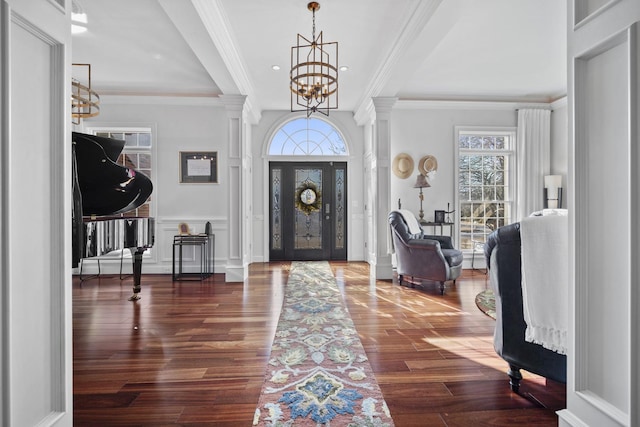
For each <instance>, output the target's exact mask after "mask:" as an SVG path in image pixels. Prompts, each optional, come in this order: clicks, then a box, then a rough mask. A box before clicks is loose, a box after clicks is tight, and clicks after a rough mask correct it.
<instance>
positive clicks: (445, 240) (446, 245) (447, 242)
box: [422, 234, 455, 249]
mask: <svg viewBox="0 0 640 427" xmlns="http://www.w3.org/2000/svg"><path fill="white" fill-rule="evenodd" d="M422 238H423V239H428V240H437V241H438V242H440V247H441V248H442V249H455V248H454V247H453V241H452V240H451V237H449V236H436V235H427V234H425V235H423V236H422Z"/></svg>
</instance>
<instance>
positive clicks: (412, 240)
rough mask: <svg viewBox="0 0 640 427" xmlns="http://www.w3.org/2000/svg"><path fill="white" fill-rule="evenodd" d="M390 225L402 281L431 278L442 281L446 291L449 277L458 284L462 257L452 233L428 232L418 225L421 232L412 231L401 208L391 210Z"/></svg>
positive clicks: (442, 288) (442, 286) (441, 289)
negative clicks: (428, 233) (425, 232)
mask: <svg viewBox="0 0 640 427" xmlns="http://www.w3.org/2000/svg"><path fill="white" fill-rule="evenodd" d="M414 219H415V217H414ZM389 226H390V227H391V235H392V239H393V247H394V250H395V253H396V262H397V266H396V267H397V271H398V281H399V282H400V284H401V285H402V282H403V280H404V277H405V276H411V277H412V278H414V277H415V278H420V279H425V280H431V281H434V282H438V283H439V284H440V293H441V294H444V283H445V282H446V281H448V280H453V283H454V284H455V281H456V279H457V278H458V277H459V276H460V273H461V272H462V259H463V257H462V252H460V251H459V250H457V249H454V247H453V244H452V242H451V237H449V236H432V235H425V234H424V231H423V230H422V228H421V227H420V226H419V225H418V226H417V227H418V229H419V230H414V231H419V232H417V233H411V232H410V229H409V225H408V221H407V220H406V219H405V217H404V216H403V214H402V212H400V211H392V212H391V213H390V214H389ZM412 286H413V284H412Z"/></svg>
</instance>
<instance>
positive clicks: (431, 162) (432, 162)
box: [418, 155, 438, 176]
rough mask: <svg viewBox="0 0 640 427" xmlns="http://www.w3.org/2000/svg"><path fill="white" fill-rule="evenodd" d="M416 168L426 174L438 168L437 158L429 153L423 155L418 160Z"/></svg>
mask: <svg viewBox="0 0 640 427" xmlns="http://www.w3.org/2000/svg"><path fill="white" fill-rule="evenodd" d="M418 170H419V171H420V173H421V174H422V175H424V176H427V175H428V174H429V173H430V172H435V171H437V170H438V159H436V158H435V157H433V156H431V155H427V156H424V157H423V158H421V159H420V161H419V162H418Z"/></svg>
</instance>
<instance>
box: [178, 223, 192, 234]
mask: <svg viewBox="0 0 640 427" xmlns="http://www.w3.org/2000/svg"><path fill="white" fill-rule="evenodd" d="M178 233H179V234H180V235H181V236H186V235H189V234H191V230H190V229H189V224H187V223H186V222H181V223H180V224H178Z"/></svg>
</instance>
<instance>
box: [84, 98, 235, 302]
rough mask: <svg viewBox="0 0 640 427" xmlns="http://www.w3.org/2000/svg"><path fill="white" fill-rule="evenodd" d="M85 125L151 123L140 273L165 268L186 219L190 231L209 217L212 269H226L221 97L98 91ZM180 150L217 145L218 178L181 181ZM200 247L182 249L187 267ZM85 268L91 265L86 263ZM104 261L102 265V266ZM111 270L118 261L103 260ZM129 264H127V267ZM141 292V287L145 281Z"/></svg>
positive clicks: (225, 150)
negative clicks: (149, 189)
mask: <svg viewBox="0 0 640 427" xmlns="http://www.w3.org/2000/svg"><path fill="white" fill-rule="evenodd" d="M82 126H83V127H84V128H89V127H101V126H122V127H127V126H132V127H135V126H151V127H152V128H153V132H154V141H153V143H154V164H153V165H152V166H153V176H152V177H151V179H152V182H153V185H154V189H153V193H152V195H151V198H152V200H153V204H154V207H153V209H154V212H153V213H152V215H153V216H154V217H155V219H156V237H155V244H154V247H153V249H152V250H151V258H150V259H145V260H144V262H143V273H169V272H171V262H172V242H173V236H174V235H175V234H177V231H178V224H179V223H180V222H186V223H188V224H189V226H190V228H191V230H192V232H195V233H199V232H203V231H204V226H205V224H206V222H207V221H210V222H211V224H212V226H213V232H214V234H215V266H216V269H215V271H216V272H219V273H222V272H224V266H225V265H226V260H227V257H228V241H229V238H228V234H227V229H228V227H227V223H228V219H227V200H228V184H227V168H226V165H227V162H226V159H227V157H228V144H227V138H226V132H227V129H226V126H227V113H226V110H225V108H224V106H223V105H222V103H220V102H218V101H216V100H211V99H200V98H195V99H189V98H164V97H108V96H103V97H102V103H101V110H100V115H99V116H97V117H95V118H93V119H87V120H84V121H83V123H82ZM180 151H217V152H218V183H217V184H183V183H180V176H179V171H180V165H179V152H180ZM198 262H199V253H198V252H197V251H196V250H195V249H194V248H189V249H185V255H184V263H185V267H186V269H187V270H186V271H191V270H193V271H197V266H198V265H199V264H198ZM85 265H86V271H87V272H91V271H92V270H93V268H95V265H94V264H93V263H86V264H85ZM105 265H106V270H105ZM102 266H103V271H105V272H113V271H114V269H116V268H119V264H118V263H110V264H109V263H104V262H103V263H102ZM129 268H130V267H129V266H127V270H125V271H129V270H128V269H129ZM142 286H143V292H144V283H143V284H142Z"/></svg>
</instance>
